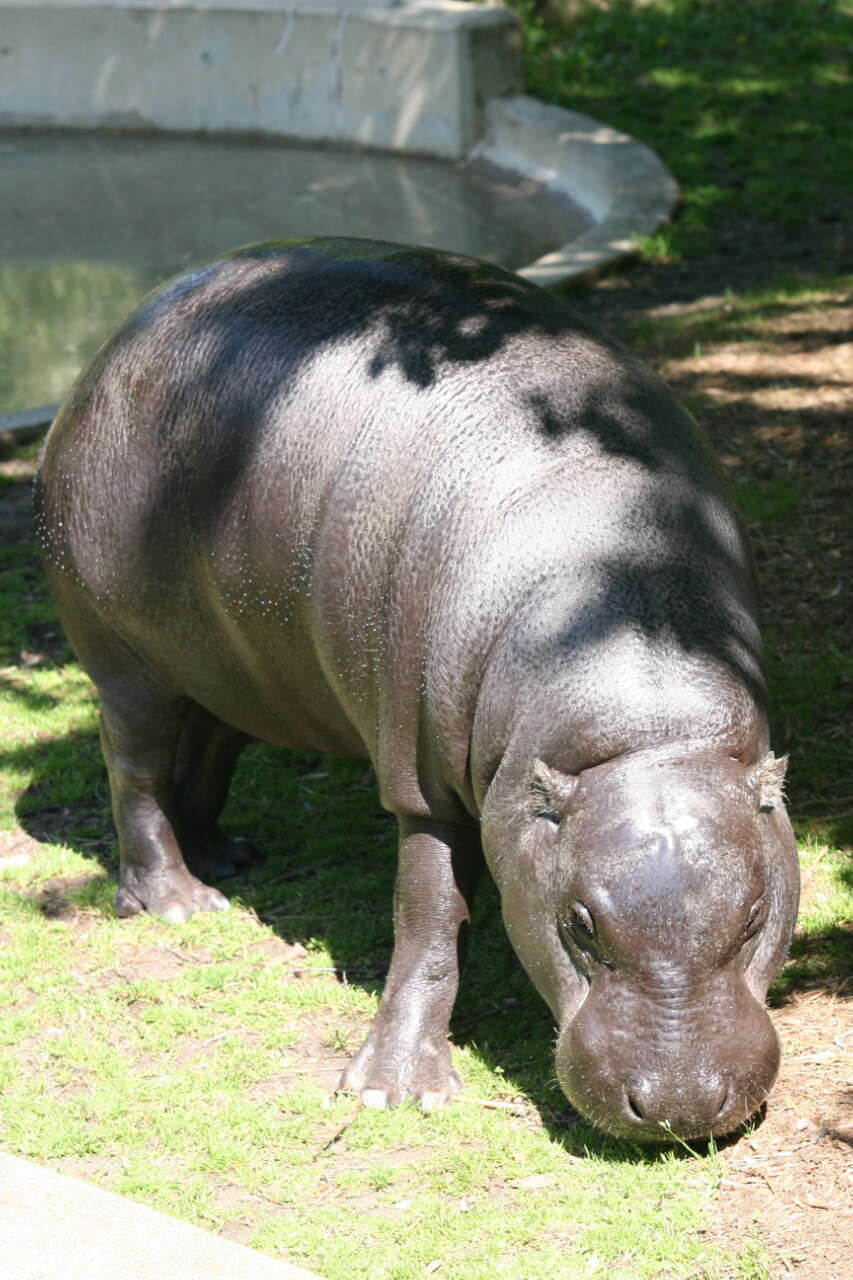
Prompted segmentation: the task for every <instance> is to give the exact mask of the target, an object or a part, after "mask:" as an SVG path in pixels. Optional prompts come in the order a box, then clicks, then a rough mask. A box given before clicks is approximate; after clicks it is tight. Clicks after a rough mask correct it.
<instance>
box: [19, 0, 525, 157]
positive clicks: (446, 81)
mask: <svg viewBox="0 0 853 1280" xmlns="http://www.w3.org/2000/svg"><path fill="white" fill-rule="evenodd" d="M0 33H2V45H3V93H2V102H0V126H3V127H7V128H8V127H10V126H21V125H25V126H27V127H32V126H41V127H57V126H66V127H67V126H70V127H73V128H89V129H93V128H111V129H115V128H125V129H126V128H133V129H137V130H140V129H149V130H151V129H157V130H168V131H171V132H199V133H220V134H221V133H242V134H273V135H275V136H278V137H283V138H300V139H304V140H306V141H313V142H316V141H325V142H339V143H341V142H343V143H358V144H359V145H362V146H370V147H375V148H387V149H389V150H393V151H407V152H409V153H416V154H422V155H433V156H445V157H453V158H460V157H461V156H463V155H464V154H465V153H466V151H467V149H468V148H469V147H470V146H471V145H472V144H473V143H474V142H475V140H476V138H477V137H478V136H479V133H480V131H481V123H482V110H483V103H484V102H485V100H486V99H487V98H488V97H491V96H492V95H494V94H495V93H516V92H518V91H519V90H520V89H521V87H522V69H521V44H520V35H519V29H518V21H517V19H516V17H515V15H514V14H512V13H509V12H508V11H506V10H503V9H497V8H489V7H480V6H477V5H470V4H463V3H459V2H458V0H434V2H432V0H431V2H430V3H414V4H406V5H403V6H401V7H399V8H385V9H383V8H381V7H374V8H365V7H358V6H351V5H349V4H347V5H346V7H341V5H340V3H338V4H335V0H331V2H330V3H329V4H327V5H322V6H321V5H320V4H317V5H316V6H311V7H307V8H305V7H303V6H301V5H300V6H299V7H291V8H287V9H282V8H281V7H280V6H278V5H276V6H267V5H265V4H264V2H263V0H261V2H260V3H259V4H256V5H252V7H249V6H247V5H246V6H243V7H239V8H237V7H225V6H213V7H211V6H209V5H206V4H203V3H192V2H186V3H180V4H174V3H173V4H164V3H160V4H157V5H154V4H151V3H145V0H141V2H140V3H137V4H118V5H117V4H116V3H114V0H103V2H102V3H97V4H96V3H92V2H91V0H90V2H89V3H84V4H79V5H70V4H56V3H50V2H48V0H0Z"/></svg>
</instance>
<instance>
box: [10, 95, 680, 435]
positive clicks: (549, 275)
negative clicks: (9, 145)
mask: <svg viewBox="0 0 853 1280" xmlns="http://www.w3.org/2000/svg"><path fill="white" fill-rule="evenodd" d="M16 132H17V130H16ZM75 132H76V131H75ZM86 132H89V130H87V131H86ZM121 132H129V133H135V132H137V131H136V130H122V131H121ZM144 132H145V133H148V134H152V132H153V131H151V130H145V131H144ZM162 132H163V131H160V130H158V131H156V133H155V135H154V136H156V135H159V136H162ZM174 136H179V135H178V134H177V133H176V134H175V135H174ZM196 136H198V135H196ZM208 136H209V135H208ZM232 136H233V135H232ZM269 141H270V142H273V141H281V142H282V143H288V142H290V143H292V142H293V141H294V140H293V139H289V138H286V137H281V138H280V139H272V138H270V139H269ZM477 162H485V163H487V164H489V165H492V166H494V167H495V168H498V169H502V170H506V171H509V172H510V173H513V174H520V175H522V176H523V177H526V178H529V179H532V180H533V181H535V182H536V183H537V184H538V185H541V186H543V187H545V188H547V189H548V190H550V191H552V192H555V193H557V194H558V195H563V196H566V197H569V198H570V199H571V200H573V201H574V202H575V203H576V204H579V205H580V206H581V207H582V208H583V209H584V210H586V212H587V213H589V214H590V216H591V218H592V219H593V224H592V226H591V227H590V228H589V230H587V231H586V232H584V233H583V234H582V235H581V236H579V237H577V238H576V239H574V240H571V241H569V242H567V243H566V244H563V245H560V246H558V247H557V248H555V249H553V250H551V251H550V252H549V253H546V254H543V255H542V256H541V257H539V258H536V259H535V261H533V262H529V263H527V264H526V265H524V266H523V267H520V268H519V269H518V274H519V275H520V276H523V277H524V279H526V280H529V281H530V282H531V283H533V284H537V285H540V286H541V287H543V288H548V289H551V288H556V287H558V286H559V285H564V284H567V283H570V282H571V281H579V280H589V279H592V278H594V277H595V276H597V275H600V274H601V273H602V272H603V271H605V270H607V269H608V268H610V267H612V266H613V265H614V264H615V263H616V262H618V261H619V260H621V259H624V258H626V257H629V256H630V255H632V254H633V253H635V252H636V240H637V237H639V236H644V235H650V234H651V233H652V232H653V231H655V230H657V229H658V228H659V227H660V226H662V225H663V224H664V223H665V222H667V221H668V220H669V218H670V216H671V214H672V211H673V209H674V207H675V205H676V203H677V201H678V199H679V188H678V184H677V183H676V181H675V179H674V178H673V177H672V175H671V174H670V173H669V171H668V170H667V169H666V167H665V166H664V164H663V163H662V161H661V160H660V158H659V157H658V156H657V155H656V154H655V152H654V151H652V149H651V148H650V147H647V146H646V145H645V144H644V143H642V142H638V141H637V140H636V139H635V138H632V137H630V136H629V135H628V134H625V133H620V132H619V131H618V130H616V129H612V128H610V126H608V125H605V124H602V123H601V121H599V120H594V119H593V118H592V117H591V116H585V115H581V114H580V113H579V112H575V111H568V110H566V109H565V108H563V107H555V106H550V105H549V104H547V103H544V102H540V101H539V100H538V99H536V98H531V97H529V96H527V95H526V94H518V95H516V96H513V97H507V98H493V99H492V100H491V101H490V102H488V103H487V104H486V108H485V129H484V133H483V136H482V138H481V140H480V141H479V142H478V143H476V144H475V146H474V147H472V148H471V150H470V151H469V153H468V156H467V157H466V159H465V160H464V161H463V163H466V164H467V163H471V164H474V163H477ZM57 408H58V405H56V404H49V405H41V406H38V407H36V408H32V409H22V410H18V411H15V412H11V413H0V439H2V438H3V437H5V438H6V439H7V440H15V441H16V442H25V441H27V440H32V439H35V438H36V437H37V436H38V435H39V434H40V433H41V432H42V431H44V430H45V428H47V427H48V426H50V423H51V422H52V420H53V418H54V416H55V414H56V411H57Z"/></svg>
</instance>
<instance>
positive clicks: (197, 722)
mask: <svg viewBox="0 0 853 1280" xmlns="http://www.w3.org/2000/svg"><path fill="white" fill-rule="evenodd" d="M250 741H251V739H250V738H249V737H248V736H247V735H246V734H244V733H241V732H240V731H239V730H238V729H232V728H231V727H230V726H229V725H227V724H225V723H224V722H223V721H222V720H219V719H217V717H216V716H214V715H212V714H211V713H210V712H209V711H206V710H205V709H204V708H203V707H200V706H198V705H197V704H193V706H192V708H191V710H190V713H189V715H188V716H187V719H186V722H185V724H184V728H183V732H182V734H181V741H180V746H179V748H178V755H177V760H176V764H175V774H174V781H175V788H176V792H177V817H178V826H179V828H180V838H181V848H182V849H183V853H184V858H185V860H186V863H187V866H188V867H189V869H190V870H191V871H192V872H193V874H194V875H197V876H201V877H203V878H208V877H210V878H213V879H218V878H221V877H225V876H233V875H236V874H237V873H238V872H239V871H240V870H241V869H242V868H244V867H246V866H249V865H251V864H252V863H253V862H256V861H257V860H258V852H257V850H256V849H255V847H254V845H252V844H251V843H250V841H248V840H244V839H243V838H242V837H240V836H229V835H226V833H225V832H224V831H223V830H222V829H221V828H220V827H219V825H218V822H217V820H218V818H219V815H220V813H221V812H222V809H223V807H224V805H225V801H226V799H227V797H228V788H229V786H230V783H231V778H232V776H233V774H234V769H235V768H236V765H237V761H238V759H239V757H240V753H241V751H242V750H243V748H244V747H245V746H246V745H247V744H248V743H249V742H250Z"/></svg>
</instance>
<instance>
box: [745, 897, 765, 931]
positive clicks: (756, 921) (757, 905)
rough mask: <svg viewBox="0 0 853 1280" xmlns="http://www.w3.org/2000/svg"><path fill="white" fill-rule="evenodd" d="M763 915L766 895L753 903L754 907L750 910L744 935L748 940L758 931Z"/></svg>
mask: <svg viewBox="0 0 853 1280" xmlns="http://www.w3.org/2000/svg"><path fill="white" fill-rule="evenodd" d="M763 915H764V894H762V895H761V897H760V898H756V899H755V902H753V904H752V906H751V907H750V908H749V915H748V916H747V917H746V924H745V925H744V933H745V934H746V937H747V938H751V937H752V935H753V934H754V933H755V931H756V930H757V929H758V926H759V925H760V924H761V919H762V916H763Z"/></svg>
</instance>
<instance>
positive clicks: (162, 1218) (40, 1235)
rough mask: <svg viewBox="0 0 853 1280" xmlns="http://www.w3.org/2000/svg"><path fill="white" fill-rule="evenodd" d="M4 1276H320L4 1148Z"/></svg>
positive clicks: (264, 1279)
mask: <svg viewBox="0 0 853 1280" xmlns="http://www.w3.org/2000/svg"><path fill="white" fill-rule="evenodd" d="M0 1275H2V1277H3V1280H117V1277H121V1280H163V1277H164V1276H166V1275H168V1276H169V1278H170V1280H319V1277H317V1276H316V1275H314V1274H313V1273H312V1272H309V1271H303V1270H301V1269H300V1268H299V1267H292V1266H290V1265H289V1264H288V1263H286V1262H278V1261H277V1260H276V1259H275V1258H268V1257H267V1256H266V1255H265V1254H262V1253H257V1252H255V1250H254V1249H246V1248H244V1247H243V1246H242V1245H239V1244H234V1243H233V1242H232V1241H230V1240H223V1239H222V1238H221V1237H219V1236H214V1235H210V1234H209V1233H208V1232H206V1231H200V1230H199V1229H198V1228H197V1227H193V1226H190V1224H189V1223H187V1222H180V1221H179V1220H178V1219H177V1218H170V1217H168V1216H167V1215H166V1214H164V1213H157V1212H156V1210H154V1209H148V1208H146V1207H145V1206H144V1205H140V1204H136V1203H135V1201H133V1200H125V1199H123V1198H122V1197H121V1196H116V1195H113V1194H112V1193H111V1192H109V1191H102V1190H101V1189H100V1187H94V1186H91V1185H90V1184H89V1183H86V1182H80V1181H78V1180H77V1179H76V1178H66V1177H65V1176H64V1175H63V1174H59V1173H54V1172H53V1171H52V1170H50V1169H45V1168H44V1167H43V1166H41V1165H37V1164H31V1163H30V1162H29V1161H26V1160H19V1159H18V1158H17V1157H15V1156H9V1155H4V1154H2V1153H0Z"/></svg>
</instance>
